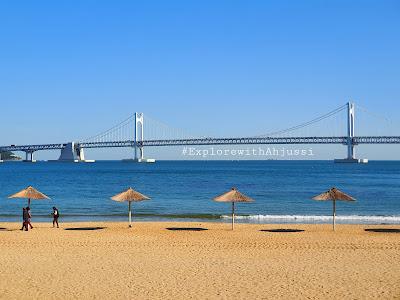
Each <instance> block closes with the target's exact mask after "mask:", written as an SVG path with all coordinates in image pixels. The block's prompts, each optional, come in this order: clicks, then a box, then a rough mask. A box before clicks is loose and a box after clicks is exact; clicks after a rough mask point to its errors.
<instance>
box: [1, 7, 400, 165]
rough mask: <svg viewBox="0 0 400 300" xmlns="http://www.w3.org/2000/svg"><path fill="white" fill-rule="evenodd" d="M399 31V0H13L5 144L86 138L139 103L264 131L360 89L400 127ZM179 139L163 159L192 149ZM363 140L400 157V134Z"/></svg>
mask: <svg viewBox="0 0 400 300" xmlns="http://www.w3.org/2000/svg"><path fill="white" fill-rule="evenodd" d="M399 37H400V2H399V1H366V0H364V1H282V0H277V1H232V0H229V1H222V0H221V1H173V0H171V1H1V2H0V103H1V106H0V125H1V135H0V137H1V138H0V144H1V145H9V144H27V143H52V142H67V141H72V140H77V139H80V138H81V137H86V136H91V135H94V134H96V133H98V132H100V131H102V130H104V129H107V128H109V127H111V126H112V125H114V124H116V123H118V122H119V121H120V120H123V119H124V118H126V117H127V116H129V115H130V114H131V113H133V112H135V111H140V112H144V113H145V114H148V115H151V117H152V118H154V119H157V120H160V121H163V122H164V123H167V124H169V125H171V126H173V127H177V128H183V129H186V130H187V131H189V132H199V133H205V134H208V135H218V136H221V135H223V136H243V135H255V134H259V133H263V132H270V131H273V130H276V129H280V128H286V127H290V126H292V125H296V124H298V123H301V122H303V121H307V120H310V119H312V118H313V117H316V116H318V115H321V114H323V113H325V112H328V111H330V110H332V109H334V108H336V107H338V106H340V105H342V104H344V103H345V102H347V101H348V100H354V101H355V102H356V103H359V104H360V105H362V106H363V107H365V108H368V109H369V110H370V111H373V112H374V113H376V114H377V115H384V116H387V117H389V118H390V119H391V120H392V121H393V125H392V126H391V127H390V130H391V132H388V133H389V134H396V133H397V135H400V134H399V133H400V126H399V122H398V120H399V119H400V81H399V79H400V54H399V53H400V38H399ZM365 123H366V125H365V126H369V128H371V130H372V129H374V130H375V129H376V128H379V127H380V126H381V124H380V122H379V118H371V120H370V121H366V122H365ZM371 133H372V134H374V133H375V132H372V131H371ZM379 133H380V132H379ZM127 151H128V150H117V151H115V150H110V149H108V150H96V151H94V152H92V153H91V155H92V156H93V157H90V158H96V159H111V158H121V156H124V157H125V156H126V155H127V153H128V152H127ZM152 151H153V150H152ZM171 151H172V152H171ZM171 151H170V152H169V153H166V152H168V151H165V150H162V151H160V152H159V153H160V154H159V156H161V157H160V158H163V157H164V156H163V155H165V157H167V158H174V157H176V158H180V155H179V153H175V152H176V151H175V150H171ZM174 151H175V152H174ZM360 152H361V154H362V155H364V156H367V157H369V158H372V159H373V158H375V159H376V158H387V159H400V154H399V146H372V147H360ZM151 154H152V156H157V152H156V151H153V152H152V153H151ZM316 154H317V158H333V157H337V156H339V157H340V156H344V154H345V149H343V148H342V147H339V148H338V147H333V148H332V147H331V148H329V146H326V147H324V148H323V149H321V150H320V149H319V148H318V151H317V153H316ZM57 155H58V153H51V152H41V153H38V158H43V159H45V158H53V157H56V156H57Z"/></svg>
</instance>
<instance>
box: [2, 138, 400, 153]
mask: <svg viewBox="0 0 400 300" xmlns="http://www.w3.org/2000/svg"><path fill="white" fill-rule="evenodd" d="M347 142H348V138H347V137H343V136H342V137H242V138H197V139H169V140H168V139H165V140H144V141H138V142H137V146H138V147H162V146H190V145H199V146H200V145H255V144H265V145H268V144H282V145H283V144H341V145H347V144H348V143H347ZM76 144H77V146H78V147H80V148H82V149H87V148H118V147H121V148H122V147H134V146H135V141H133V140H125V141H111V142H78V143H76ZM352 144H353V145H360V144H400V136H359V137H353V138H352ZM66 145H67V143H59V144H41V145H11V146H0V152H5V151H23V152H29V153H31V152H35V151H39V150H60V149H63V148H65V146H66Z"/></svg>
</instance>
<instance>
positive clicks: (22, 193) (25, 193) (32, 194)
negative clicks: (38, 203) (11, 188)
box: [8, 186, 50, 207]
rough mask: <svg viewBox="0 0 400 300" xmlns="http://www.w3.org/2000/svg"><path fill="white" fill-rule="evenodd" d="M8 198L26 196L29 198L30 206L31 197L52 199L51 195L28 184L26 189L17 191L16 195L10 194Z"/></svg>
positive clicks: (34, 198) (29, 204)
mask: <svg viewBox="0 0 400 300" xmlns="http://www.w3.org/2000/svg"><path fill="white" fill-rule="evenodd" d="M8 198H25V199H28V207H29V206H31V199H33V200H44V199H50V197H48V196H46V195H45V194H43V193H41V192H39V191H38V190H37V189H35V188H33V187H32V186H28V187H27V188H26V189H23V190H22V191H19V192H18V193H15V194H14V195H11V196H9V197H8Z"/></svg>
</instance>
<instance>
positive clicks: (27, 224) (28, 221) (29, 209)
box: [26, 206, 33, 229]
mask: <svg viewBox="0 0 400 300" xmlns="http://www.w3.org/2000/svg"><path fill="white" fill-rule="evenodd" d="M26 213H27V215H28V218H27V221H26V228H28V226H29V227H30V228H31V229H33V226H32V224H31V219H32V214H31V208H30V207H29V206H28V207H27V208H26Z"/></svg>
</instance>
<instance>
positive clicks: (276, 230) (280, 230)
mask: <svg viewBox="0 0 400 300" xmlns="http://www.w3.org/2000/svg"><path fill="white" fill-rule="evenodd" d="M260 231H263V232H303V231H304V230H303V229H284V228H279V229H261V230H260Z"/></svg>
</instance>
